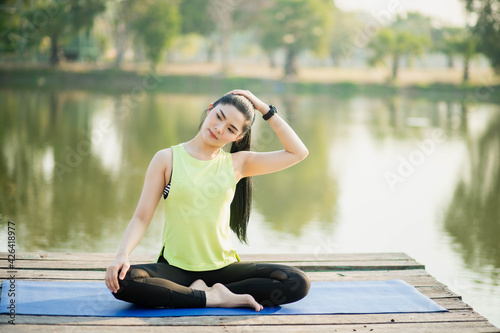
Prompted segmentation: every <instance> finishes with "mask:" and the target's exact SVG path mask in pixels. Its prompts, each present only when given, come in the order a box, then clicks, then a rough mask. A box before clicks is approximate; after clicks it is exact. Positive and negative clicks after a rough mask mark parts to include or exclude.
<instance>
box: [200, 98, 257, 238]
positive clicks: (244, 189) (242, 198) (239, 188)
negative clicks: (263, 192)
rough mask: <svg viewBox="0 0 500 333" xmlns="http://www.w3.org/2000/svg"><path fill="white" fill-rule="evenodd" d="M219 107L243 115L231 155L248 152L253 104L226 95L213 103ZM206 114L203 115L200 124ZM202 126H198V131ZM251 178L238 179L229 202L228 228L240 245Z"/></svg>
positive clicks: (244, 232)
mask: <svg viewBox="0 0 500 333" xmlns="http://www.w3.org/2000/svg"><path fill="white" fill-rule="evenodd" d="M217 104H220V105H232V106H234V107H235V108H236V109H238V111H240V112H241V113H243V115H245V117H246V119H247V122H246V123H245V126H244V128H243V130H242V131H243V137H242V138H241V139H239V140H237V141H234V142H233V143H232V144H231V153H235V152H238V151H242V150H250V141H251V136H252V135H251V134H252V133H251V126H252V124H253V122H254V120H255V109H254V107H253V104H252V103H251V102H250V100H248V99H247V98H246V97H244V96H241V95H233V94H228V95H224V96H222V97H221V98H219V99H218V100H217V101H215V102H214V103H213V107H215V106H217ZM205 117H206V112H204V114H203V118H202V124H203V121H204V118H205ZM202 124H200V129H201V126H202ZM252 187H253V186H252V178H251V177H245V178H242V179H240V181H239V182H238V184H236V189H235V192H234V197H233V201H232V202H231V218H230V220H229V226H230V227H231V230H232V231H233V232H234V233H235V234H236V236H238V239H239V240H240V241H241V242H242V243H248V240H247V226H248V221H249V219H250V211H251V209H252Z"/></svg>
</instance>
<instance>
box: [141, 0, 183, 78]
mask: <svg viewBox="0 0 500 333" xmlns="http://www.w3.org/2000/svg"><path fill="white" fill-rule="evenodd" d="M135 13H136V17H135V19H134V20H133V22H132V30H133V31H134V33H135V37H136V39H137V40H138V41H139V42H140V43H141V44H142V46H143V47H144V49H145V52H146V57H147V58H148V60H149V61H150V62H151V67H152V68H153V69H155V68H156V65H157V64H158V63H159V62H160V60H161V58H162V55H163V51H164V50H165V49H166V48H168V47H169V46H170V45H171V44H172V42H173V40H174V38H175V36H177V35H178V33H179V31H180V27H181V17H180V15H179V6H178V2H177V1H174V0H169V1H167V0H147V1H146V0H143V1H140V2H136V3H135Z"/></svg>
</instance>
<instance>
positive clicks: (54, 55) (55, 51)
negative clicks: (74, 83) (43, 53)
mask: <svg viewBox="0 0 500 333" xmlns="http://www.w3.org/2000/svg"><path fill="white" fill-rule="evenodd" d="M58 39H59V36H58V35H57V34H53V35H52V36H51V37H50V43H51V44H50V65H51V66H52V67H55V66H57V65H59V62H60V59H59V46H58V45H57V44H58V42H59V41H58Z"/></svg>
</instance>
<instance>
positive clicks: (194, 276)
mask: <svg viewBox="0 0 500 333" xmlns="http://www.w3.org/2000/svg"><path fill="white" fill-rule="evenodd" d="M198 279H201V280H203V281H204V282H205V283H206V284H207V285H208V286H209V287H211V286H212V285H214V284H215V283H222V284H223V285H225V286H226V287H227V288H228V289H229V290H230V291H232V292H233V293H235V294H250V295H252V296H253V297H254V298H255V300H256V301H257V302H258V303H260V304H262V305H263V306H277V305H280V304H285V303H291V302H295V301H298V300H299V299H301V298H303V297H305V296H306V295H307V293H308V292H309V288H310V286H311V283H310V281H309V278H308V277H307V276H306V275H305V274H304V272H302V271H301V270H299V269H298V268H295V267H291V266H286V265H278V264H255V263H251V262H234V263H232V264H230V265H228V266H226V267H223V268H220V269H216V270H213V271H202V272H196V271H186V270H183V269H180V268H178V267H175V266H172V265H170V264H169V263H168V262H167V261H166V260H165V259H164V258H163V256H161V257H160V259H159V260H158V262H157V263H151V264H140V265H131V266H130V269H129V270H128V272H127V274H126V277H125V279H123V280H118V281H119V283H120V289H119V290H118V292H117V293H116V294H113V295H114V296H115V297H116V298H117V299H120V300H123V301H127V302H130V303H136V304H140V305H144V306H148V307H168V308H201V307H205V306H206V297H205V292H204V291H202V290H195V289H191V288H189V286H190V285H191V284H192V283H193V282H194V281H196V280H198Z"/></svg>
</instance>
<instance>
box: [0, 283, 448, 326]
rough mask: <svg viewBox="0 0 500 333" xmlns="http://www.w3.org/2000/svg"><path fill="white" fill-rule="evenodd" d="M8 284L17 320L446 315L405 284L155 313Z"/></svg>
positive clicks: (80, 294)
mask: <svg viewBox="0 0 500 333" xmlns="http://www.w3.org/2000/svg"><path fill="white" fill-rule="evenodd" d="M9 287H10V282H9V281H7V280H6V281H3V285H2V298H1V301H0V313H9V310H10V309H9V308H8V306H9V305H10V304H11V299H14V300H15V303H14V304H15V312H16V314H29V315H60V316H101V317H168V316H238V315H264V314H273V315H291V314H300V315H312V314H362V313H403V312H438V311H447V310H446V309H445V308H443V307H441V306H440V305H438V304H436V303H435V302H434V301H433V300H431V299H430V298H428V297H427V296H425V295H423V294H421V293H420V292H419V291H417V290H416V289H415V288H414V287H413V286H411V285H409V284H407V283H406V282H404V281H402V280H387V281H338V282H313V283H312V284H311V289H310V291H309V294H308V295H307V296H306V297H305V298H303V299H301V300H300V301H297V302H295V303H290V304H284V305H281V306H277V307H265V308H264V309H263V310H262V311H260V312H256V311H254V310H252V309H250V308H235V309H228V308H196V309H152V308H144V307H141V306H137V305H134V304H130V303H127V302H123V301H120V300H117V299H116V298H114V297H113V295H112V294H111V292H110V291H109V290H108V289H107V288H106V285H105V284H104V282H59V281H55V282H53V281H16V282H15V294H16V295H15V298H10V297H9V296H8V292H9Z"/></svg>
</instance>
